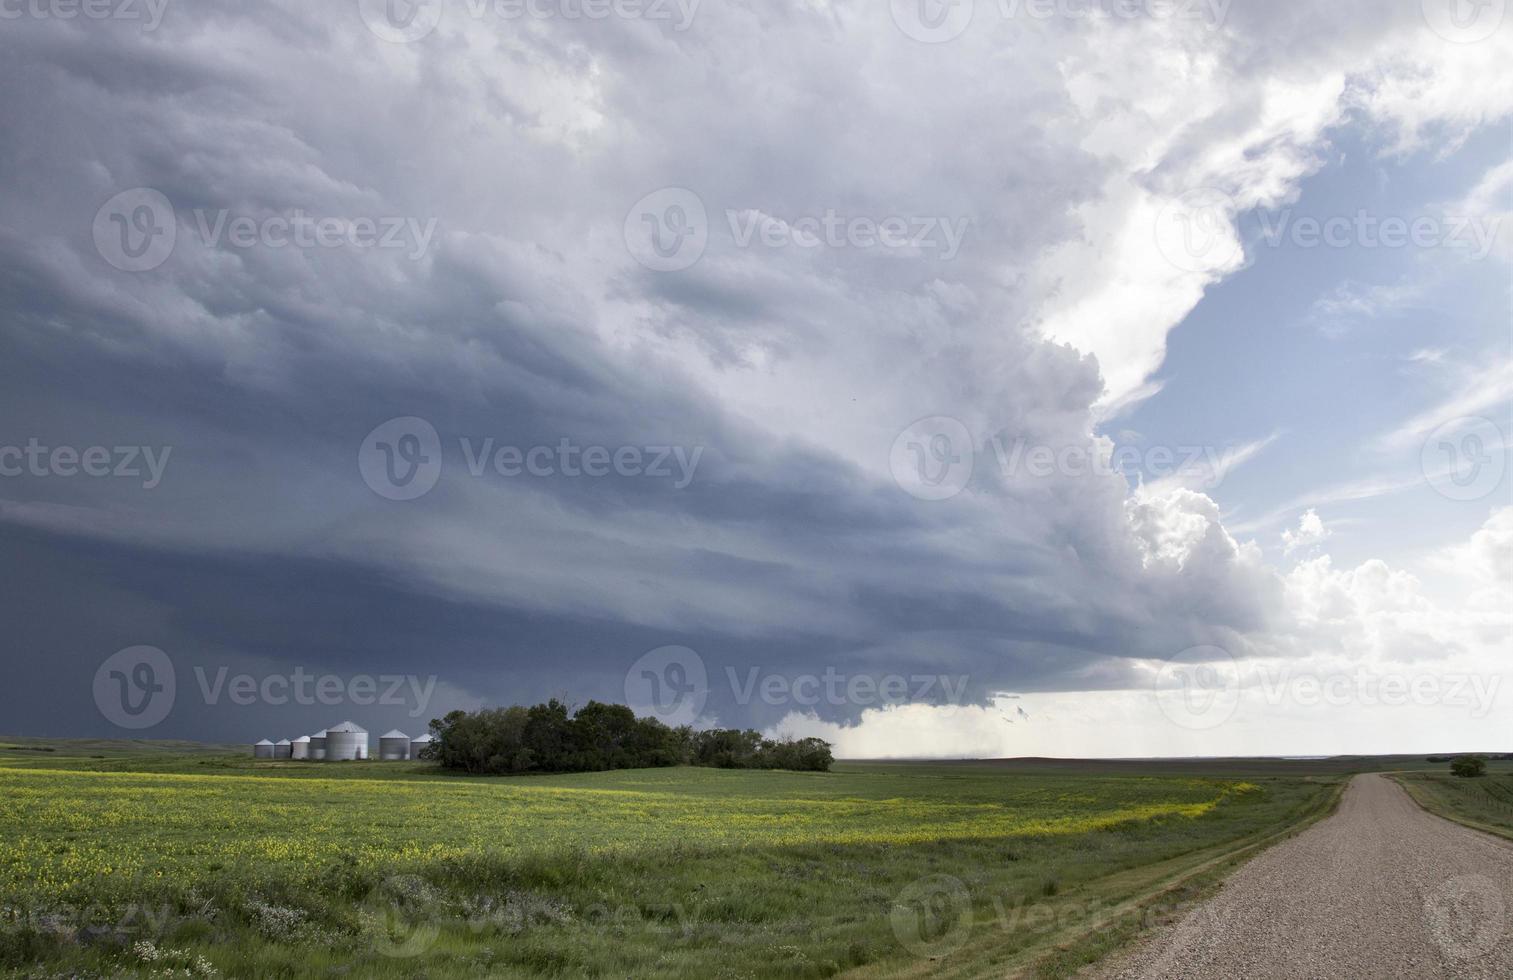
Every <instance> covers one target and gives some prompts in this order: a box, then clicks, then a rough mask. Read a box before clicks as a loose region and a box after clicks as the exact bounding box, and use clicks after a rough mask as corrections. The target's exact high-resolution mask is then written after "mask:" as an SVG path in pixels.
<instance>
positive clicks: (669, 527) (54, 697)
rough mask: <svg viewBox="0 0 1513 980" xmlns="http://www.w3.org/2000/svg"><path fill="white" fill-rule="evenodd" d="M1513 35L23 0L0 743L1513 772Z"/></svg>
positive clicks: (9, 160)
mask: <svg viewBox="0 0 1513 980" xmlns="http://www.w3.org/2000/svg"><path fill="white" fill-rule="evenodd" d="M1503 6H1504V4H1503V3H1502V2H1501V0H1497V2H1494V3H1484V4H1480V5H1478V4H1475V3H1469V2H1467V3H1460V2H1458V0H1443V2H1441V0H1422V2H1421V0H1391V2H1383V0H1354V2H1350V0H1329V2H1322V0H1321V2H1313V3H1303V2H1287V0H1281V2H1278V0H1265V2H1261V0H1234V2H1233V3H1226V2H1223V0H1203V2H1189V0H1180V2H1176V3H1170V4H1167V3H1156V2H1152V3H1142V2H1135V0H1131V2H1129V3H1103V4H1099V3H1096V2H1088V3H1084V2H1081V0H1066V2H1061V0H1022V2H1021V0H975V3H974V2H973V0H954V2H953V3H941V2H938V0H892V2H891V3H890V2H889V0H849V2H848V0H833V2H827V0H704V2H702V3H694V2H693V0H681V2H679V0H644V2H632V0H619V2H615V3H609V2H604V3H598V2H596V0H586V2H585V0H534V2H533V3H532V4H530V5H529V6H526V5H524V4H523V3H512V2H504V3H497V4H496V3H493V2H484V0H473V2H468V0H445V2H420V3H414V4H412V3H410V2H409V0H394V2H392V3H389V2H387V0H372V2H368V0H363V2H357V0H332V2H323V3H300V2H292V0H290V2H259V3H251V4H245V3H238V2H230V0H225V2H222V0H194V2H188V0H166V2H165V0H134V2H128V0H111V2H106V3H102V5H98V6H94V7H92V8H91V10H92V11H93V12H94V13H95V14H99V15H100V16H85V14H84V12H81V10H80V9H79V8H76V7H74V6H70V5H69V4H68V3H66V2H59V3H54V2H52V0H5V2H4V3H0V15H3V17H0V84H3V91H4V93H5V96H4V98H3V100H0V171H3V173H4V174H5V179H4V180H3V182H0V252H3V257H0V290H3V320H0V563H3V564H0V570H3V581H4V588H3V589H0V618H3V623H4V624H5V627H6V628H5V631H4V640H3V643H4V650H5V661H6V663H7V665H8V666H9V668H10V670H9V674H10V676H9V678H8V682H7V683H6V684H5V685H3V686H0V712H3V714H0V731H5V732H11V733H18V734H49V735H88V736H115V737H124V736H146V737H183V738H200V739H212V740H225V741H249V742H250V741H253V740H256V739H258V738H261V737H265V736H266V737H271V738H275V739H277V738H281V737H292V736H295V735H299V734H308V733H309V732H311V731H313V730H315V729H317V728H320V727H323V726H325V725H328V724H333V723H335V722H337V721H340V720H343V719H345V718H349V717H350V718H352V719H353V720H355V721H358V722H359V723H360V724H363V725H365V726H366V727H368V728H370V729H371V730H373V731H375V732H376V731H379V730H381V729H387V728H389V727H394V726H398V727H400V728H402V729H405V730H407V731H410V733H411V734H415V733H416V732H418V731H419V730H421V729H423V728H424V727H425V723H426V721H428V720H429V719H430V718H431V717H435V716H437V715H439V714H441V713H443V712H444V711H446V710H448V709H450V708H453V707H468V708H471V707H476V706H478V705H483V704H511V703H530V702H533V701H536V700H541V699H544V698H546V697H550V696H553V695H557V696H563V697H565V698H566V699H568V700H570V701H573V702H579V703H581V702H582V701H585V700H587V699H589V698H599V699H605V700H614V701H627V700H629V701H630V702H631V703H632V704H634V705H635V706H636V707H637V708H638V709H640V710H643V711H654V712H656V713H658V714H659V715H661V716H663V717H665V718H667V719H668V720H670V721H696V722H698V723H702V724H721V725H742V726H745V725H751V726H758V727H762V728H764V729H768V730H771V731H782V732H787V733H794V734H819V735H823V736H825V737H827V738H830V739H831V740H833V741H835V742H836V744H837V752H838V754H839V755H842V756H853V757H856V756H883V755H948V756H956V755H994V756H999V755H1167V754H1228V753H1247V754H1268V753H1275V754H1328V753H1336V752H1367V751H1376V752H1388V751H1430V750H1449V749H1456V748H1486V749H1493V748H1497V749H1501V750H1504V751H1507V750H1509V749H1510V748H1513V746H1510V745H1508V744H1507V743H1508V738H1509V735H1508V733H1509V732H1510V731H1513V690H1510V691H1504V690H1502V688H1503V687H1504V686H1505V685H1507V686H1513V676H1510V675H1513V613H1510V609H1513V594H1510V593H1513V584H1510V580H1513V478H1510V476H1509V474H1508V473H1507V472H1506V471H1507V470H1508V469H1509V459H1508V455H1509V454H1508V450H1507V448H1506V446H1507V438H1508V436H1509V433H1510V432H1513V409H1510V402H1513V357H1510V302H1513V297H1510V259H1513V222H1509V221H1506V220H1505V219H1506V218H1507V217H1508V213H1509V211H1510V210H1513V153H1510V149H1513V127H1510V111H1513V72H1509V71H1508V65H1509V64H1510V63H1513V24H1510V23H1506V22H1505V21H1506V20H1507V19H1509V18H1505V17H1504V11H1503ZM95 447H99V448H98V449H95ZM91 450H94V451H91ZM142 648H152V649H148V650H145V651H144V650H143V649H142ZM119 651H125V652H124V653H121V652H119ZM155 651H161V653H157V652H155ZM244 675H245V677H246V678H250V679H244V680H240V681H239V680H238V678H239V677H243V676H244ZM390 676H393V677H395V678H403V679H404V680H403V683H402V684H401V683H399V682H398V681H395V682H390V681H389V680H387V678H388V677H390ZM301 678H306V679H308V678H317V679H321V680H320V683H321V684H323V685H325V686H324V687H323V688H321V691H323V692H324V693H323V694H320V695H319V696H316V695H317V692H316V687H317V685H316V683H315V682H314V681H309V687H308V688H307V687H305V686H304V685H306V683H307V682H306V681H305V680H302V679H301ZM370 680H371V681H372V683H373V688H370V687H369V686H368V684H369V681H370ZM374 689H376V696H375V695H374V694H373V690H374ZM301 691H304V692H306V694H301V693H300V692H301ZM249 692H250V693H249ZM306 695H308V696H306ZM312 701H313V702H314V703H309V702H312ZM370 701H377V702H378V703H369V702H370Z"/></svg>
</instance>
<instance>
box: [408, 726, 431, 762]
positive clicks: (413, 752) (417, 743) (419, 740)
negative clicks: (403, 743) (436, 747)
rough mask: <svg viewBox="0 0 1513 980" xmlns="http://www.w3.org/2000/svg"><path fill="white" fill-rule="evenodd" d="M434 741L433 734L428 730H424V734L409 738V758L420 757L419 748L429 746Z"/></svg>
mask: <svg viewBox="0 0 1513 980" xmlns="http://www.w3.org/2000/svg"><path fill="white" fill-rule="evenodd" d="M435 741H436V738H435V736H433V735H432V734H431V733H430V732H426V733H425V734H424V735H419V736H416V737H415V738H412V739H410V758H412V759H418V758H420V750H421V749H424V748H429V747H430V745H431V744H432V743H433V742H435Z"/></svg>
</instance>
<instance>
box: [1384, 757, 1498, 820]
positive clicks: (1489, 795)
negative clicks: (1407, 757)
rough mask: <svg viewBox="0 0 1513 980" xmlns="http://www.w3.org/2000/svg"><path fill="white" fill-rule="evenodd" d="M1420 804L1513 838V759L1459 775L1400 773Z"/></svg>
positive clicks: (1443, 815)
mask: <svg viewBox="0 0 1513 980" xmlns="http://www.w3.org/2000/svg"><path fill="white" fill-rule="evenodd" d="M1398 781H1399V782H1401V783H1402V784H1403V788H1404V789H1406V790H1407V791H1408V795H1410V796H1412V797H1413V799H1414V800H1415V801H1417V802H1418V804H1419V806H1422V807H1424V808H1425V809H1426V810H1429V811H1431V812H1433V813H1437V814H1439V815H1440V816H1442V817H1448V818H1449V819H1451V820H1456V821H1459V822H1460V823H1463V824H1466V825H1467V826H1470V827H1474V828H1476V829H1477V830H1483V831H1486V832H1487V833H1491V834H1497V835H1498V836H1501V837H1508V838H1513V763H1509V762H1507V761H1496V762H1493V763H1492V764H1491V765H1490V767H1489V769H1488V772H1487V775H1485V776H1482V777H1480V778H1476V779H1460V778H1457V777H1455V776H1451V775H1449V774H1447V773H1444V772H1413V773H1403V774H1401V775H1400V776H1399V777H1398Z"/></svg>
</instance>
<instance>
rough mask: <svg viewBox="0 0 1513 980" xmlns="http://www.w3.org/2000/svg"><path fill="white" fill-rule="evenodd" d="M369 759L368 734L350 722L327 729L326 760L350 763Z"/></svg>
mask: <svg viewBox="0 0 1513 980" xmlns="http://www.w3.org/2000/svg"><path fill="white" fill-rule="evenodd" d="M367 757H368V733H367V731H366V730H364V729H362V728H359V727H358V726H357V725H354V724H353V723H352V722H350V721H344V722H342V723H341V724H340V725H332V726H331V727H330V728H328V729H326V758H327V759H328V760H330V761H332V762H350V761H352V760H354V759H366V758H367Z"/></svg>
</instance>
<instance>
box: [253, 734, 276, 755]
mask: <svg viewBox="0 0 1513 980" xmlns="http://www.w3.org/2000/svg"><path fill="white" fill-rule="evenodd" d="M252 758H254V759H271V758H273V743H272V742H270V741H268V740H267V739H266V738H265V739H263V740H262V741H261V742H254V743H253V745H252Z"/></svg>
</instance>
